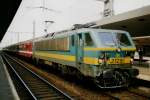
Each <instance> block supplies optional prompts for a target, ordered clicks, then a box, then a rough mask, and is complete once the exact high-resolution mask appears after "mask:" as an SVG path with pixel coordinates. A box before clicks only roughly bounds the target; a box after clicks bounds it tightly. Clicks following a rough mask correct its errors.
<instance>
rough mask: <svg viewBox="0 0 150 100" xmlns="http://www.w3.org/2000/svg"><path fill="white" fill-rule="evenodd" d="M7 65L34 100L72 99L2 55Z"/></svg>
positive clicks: (18, 63)
mask: <svg viewBox="0 0 150 100" xmlns="http://www.w3.org/2000/svg"><path fill="white" fill-rule="evenodd" d="M3 58H4V60H5V61H6V63H7V65H9V66H10V67H11V69H12V70H13V71H14V72H15V74H16V75H17V77H18V78H19V79H20V81H21V82H22V83H23V85H24V86H25V87H26V89H27V90H28V92H29V93H30V94H31V96H32V98H33V99H34V100H45V99H46V100H73V99H74V98H73V97H71V96H69V95H67V94H66V93H64V92H62V91H61V90H59V89H58V88H56V87H55V86H54V85H52V84H51V83H49V82H48V81H46V80H45V79H43V78H42V77H40V76H38V75H37V74H36V73H34V72H32V71H31V70H30V69H28V68H26V67H25V66H24V65H23V64H22V63H20V62H18V61H16V60H15V59H12V58H11V57H10V56H8V55H3Z"/></svg>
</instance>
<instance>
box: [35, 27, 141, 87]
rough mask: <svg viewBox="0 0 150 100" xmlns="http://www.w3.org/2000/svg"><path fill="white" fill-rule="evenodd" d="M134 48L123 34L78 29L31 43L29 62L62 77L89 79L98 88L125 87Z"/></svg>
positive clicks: (131, 71) (133, 73)
mask: <svg viewBox="0 0 150 100" xmlns="http://www.w3.org/2000/svg"><path fill="white" fill-rule="evenodd" d="M135 50H136V48H135V45H134V43H133V41H132V39H131V37H130V35H129V33H128V32H126V31H120V30H105V29H92V28H81V29H76V30H68V31H62V32H56V33H51V34H48V35H46V36H44V37H41V38H39V39H34V41H33V51H32V52H33V54H32V58H33V60H34V61H36V62H40V63H49V64H51V65H52V66H53V67H55V68H57V69H59V70H61V71H62V72H63V73H67V74H76V75H79V77H80V75H83V76H86V77H88V78H91V79H92V80H93V81H94V82H96V84H98V86H99V87H101V88H116V87H124V86H128V85H129V83H130V80H131V79H132V78H135V77H136V76H137V75H138V73H139V72H138V70H137V69H134V68H132V60H133V55H134V52H135Z"/></svg>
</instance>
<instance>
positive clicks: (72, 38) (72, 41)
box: [71, 35, 75, 46]
mask: <svg viewBox="0 0 150 100" xmlns="http://www.w3.org/2000/svg"><path fill="white" fill-rule="evenodd" d="M74 38H75V37H74V35H72V36H71V45H72V46H74V44H75V41H74V40H75V39H74Z"/></svg>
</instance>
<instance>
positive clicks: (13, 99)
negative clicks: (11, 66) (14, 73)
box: [0, 54, 20, 100]
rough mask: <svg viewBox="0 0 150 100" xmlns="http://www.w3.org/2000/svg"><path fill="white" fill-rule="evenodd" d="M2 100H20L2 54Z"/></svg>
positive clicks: (0, 65) (0, 85)
mask: <svg viewBox="0 0 150 100" xmlns="http://www.w3.org/2000/svg"><path fill="white" fill-rule="evenodd" d="M0 100H20V99H19V96H18V94H17V92H16V90H15V88H14V85H13V82H12V80H11V78H10V76H9V73H8V71H7V68H6V66H5V65H4V63H3V60H2V57H1V54H0Z"/></svg>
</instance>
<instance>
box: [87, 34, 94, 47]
mask: <svg viewBox="0 0 150 100" xmlns="http://www.w3.org/2000/svg"><path fill="white" fill-rule="evenodd" d="M93 45H94V43H93V40H92V38H91V36H90V34H89V33H85V46H93Z"/></svg>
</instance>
